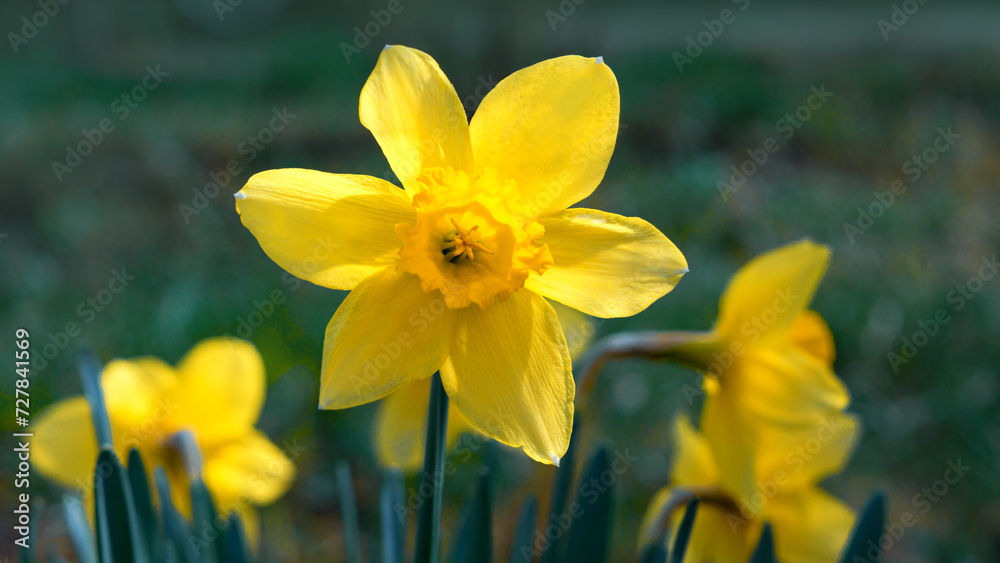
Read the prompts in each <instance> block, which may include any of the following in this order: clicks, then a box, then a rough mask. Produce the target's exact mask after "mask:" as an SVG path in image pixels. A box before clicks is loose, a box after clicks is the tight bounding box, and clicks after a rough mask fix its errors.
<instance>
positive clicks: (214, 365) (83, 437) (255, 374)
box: [32, 338, 295, 538]
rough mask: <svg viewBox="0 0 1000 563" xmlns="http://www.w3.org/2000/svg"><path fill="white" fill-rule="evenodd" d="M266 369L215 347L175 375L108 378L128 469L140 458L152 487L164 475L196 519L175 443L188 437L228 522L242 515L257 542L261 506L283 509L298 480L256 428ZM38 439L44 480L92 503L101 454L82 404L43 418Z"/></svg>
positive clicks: (149, 363)
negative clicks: (159, 470) (134, 453)
mask: <svg viewBox="0 0 1000 563" xmlns="http://www.w3.org/2000/svg"><path fill="white" fill-rule="evenodd" d="M265 386H266V382H265V376H264V364H263V361H262V360H261V357H260V354H259V353H258V352H257V349H256V348H254V347H253V345H251V344H249V343H247V342H244V341H241V340H236V339H232V338H213V339H208V340H205V341H202V342H201V343H199V344H198V345H197V346H195V347H194V348H193V349H192V350H191V351H190V352H188V354H187V355H186V356H185V357H184V358H183V359H182V360H181V362H180V364H178V366H177V367H176V368H173V367H171V366H169V365H168V364H166V363H165V362H163V361H162V360H160V359H158V358H152V357H146V358H137V359H133V360H114V361H112V362H110V363H108V364H107V366H105V368H104V372H103V374H102V376H101V387H102V389H103V392H104V400H105V406H106V409H107V413H108V419H109V421H110V423H111V432H112V441H113V446H114V449H115V453H116V454H117V455H118V457H119V459H122V460H125V459H128V452H129V451H130V450H131V449H132V448H136V449H138V450H139V453H140V454H141V455H142V458H143V462H144V464H145V465H146V469H147V470H148V472H149V478H150V482H152V478H153V477H152V475H153V471H154V469H155V468H156V467H157V466H162V467H163V468H164V470H165V472H166V474H167V477H168V479H169V481H170V485H171V493H172V499H173V502H174V505H175V506H177V507H178V509H179V510H180V511H181V512H182V513H183V514H184V515H185V516H190V498H189V494H190V493H189V490H190V489H189V481H188V476H187V475H186V473H185V470H184V463H183V460H182V459H181V458H180V456H179V454H178V453H177V450H176V448H175V445H174V442H173V440H174V437H175V436H176V435H177V434H178V433H179V432H182V431H189V432H190V433H191V434H192V435H193V437H194V439H195V441H196V443H197V445H198V447H199V449H200V451H201V457H202V460H203V467H202V472H201V476H202V479H203V480H204V482H205V485H206V487H207V488H208V490H209V491H210V492H211V494H212V497H213V500H214V502H215V504H216V506H217V507H218V509H219V511H220V512H223V513H228V512H233V511H235V512H238V513H239V515H240V517H241V518H243V519H244V522H245V525H246V529H247V533H248V535H249V536H250V537H251V538H253V537H254V536H255V532H256V528H257V526H256V514H255V512H254V508H253V507H254V505H266V504H269V503H271V502H274V501H275V500H276V499H278V498H279V497H280V496H281V495H282V494H284V493H285V491H286V490H287V489H288V487H289V485H290V484H291V482H292V479H293V477H294V474H295V468H294V466H293V464H292V462H291V461H290V460H289V459H288V458H287V457H286V456H285V454H284V453H283V452H282V451H281V450H280V449H279V448H278V447H277V446H275V445H274V444H273V443H272V442H271V441H270V440H268V438H267V436H265V435H264V434H263V433H261V432H260V431H258V430H256V429H255V428H254V424H255V423H256V421H257V417H258V415H259V414H260V409H261V406H262V405H263V402H264V393H265ZM33 432H34V437H33V438H32V454H33V460H34V462H35V464H36V467H37V468H38V470H39V471H40V472H41V473H43V474H45V475H47V476H48V477H51V478H52V479H54V480H55V481H57V482H59V483H60V484H62V485H64V486H66V487H69V488H75V489H81V490H83V492H84V498H85V499H86V500H87V502H88V504H89V503H90V502H92V498H93V497H92V494H93V490H92V487H93V482H94V466H95V464H96V462H97V454H98V445H97V438H96V435H95V432H94V427H93V424H92V422H91V416H90V407H89V406H88V404H87V400H86V399H85V398H83V397H74V398H71V399H67V400H64V401H61V402H59V403H56V404H55V405H53V406H52V407H51V408H49V409H47V410H46V411H45V412H43V413H42V416H41V417H40V419H39V420H38V422H37V424H36V425H35V427H34V429H33Z"/></svg>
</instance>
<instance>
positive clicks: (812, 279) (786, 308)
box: [715, 240, 830, 344]
mask: <svg viewBox="0 0 1000 563" xmlns="http://www.w3.org/2000/svg"><path fill="white" fill-rule="evenodd" d="M829 261H830V249H829V248H827V247H826V246H822V245H819V244H816V243H814V242H812V241H808V240H803V241H800V242H797V243H794V244H790V245H788V246H784V247H782V248H779V249H777V250H772V251H771V252H767V253H765V254H762V255H760V256H757V257H755V258H754V259H753V260H750V261H749V262H747V264H746V265H744V266H743V267H742V268H740V269H739V271H737V272H736V275H734V276H733V279H732V280H731V281H730V282H729V285H728V286H727V287H726V291H725V293H724V294H723V295H722V301H721V303H720V305H719V319H718V321H717V322H716V326H715V331H716V332H718V333H720V334H722V335H724V336H725V337H726V338H727V339H729V340H732V341H741V342H743V343H744V344H752V343H755V342H758V341H761V342H763V341H766V340H778V339H781V338H783V337H784V335H785V332H786V331H787V330H788V328H789V327H791V326H792V323H793V322H794V321H795V319H796V317H798V315H799V313H800V312H802V311H803V310H805V308H806V307H807V306H808V305H809V302H810V301H812V297H813V293H815V291H816V287H817V286H818V285H819V282H820V280H822V279H823V274H824V273H825V272H826V268H827V264H828V263H829Z"/></svg>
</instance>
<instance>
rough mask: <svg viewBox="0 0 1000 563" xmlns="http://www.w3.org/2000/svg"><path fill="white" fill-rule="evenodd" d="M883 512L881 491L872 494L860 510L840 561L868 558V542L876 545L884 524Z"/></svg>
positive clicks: (845, 562)
mask: <svg viewBox="0 0 1000 563" xmlns="http://www.w3.org/2000/svg"><path fill="white" fill-rule="evenodd" d="M885 512H886V506H885V495H884V494H883V493H881V492H878V493H875V494H873V495H872V496H871V498H869V499H868V502H867V503H866V504H865V507H864V508H863V509H862V510H861V517H860V518H858V521H857V523H856V524H855V525H854V531H853V532H851V539H850V540H849V541H848V542H847V546H846V548H845V549H844V554H843V555H842V556H841V558H840V560H841V561H842V562H844V563H852V562H853V561H854V560H855V558H859V559H861V560H863V561H867V560H868V555H867V554H866V551H867V549H868V542H873V543H874V544H875V545H878V539H879V537H880V536H881V535H882V526H883V525H884V524H885Z"/></svg>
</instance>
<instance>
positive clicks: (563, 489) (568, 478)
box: [542, 417, 580, 563]
mask: <svg viewBox="0 0 1000 563" xmlns="http://www.w3.org/2000/svg"><path fill="white" fill-rule="evenodd" d="M579 430H580V422H579V418H578V417H574V418H573V432H572V434H570V439H569V447H568V448H567V449H566V453H565V455H563V457H562V459H561V460H560V462H559V467H558V468H556V474H555V480H554V482H553V483H552V498H551V502H550V504H549V515H548V519H547V520H545V522H543V523H542V524H543V525H542V528H544V529H548V527H549V526H551V525H553V524H554V525H555V526H556V527H557V528H561V527H562V526H563V525H562V524H561V523H560V520H559V518H560V517H561V516H563V515H565V513H566V503H567V502H568V501H569V494H570V490H571V489H572V488H573V471H575V470H576V443H577V442H579V440H578V439H576V438H575V437H576V436H579V435H580V432H579ZM563 531H564V532H565V529H563ZM563 536H565V534H560V535H559V536H557V537H556V538H555V539H552V540H549V544H548V547H547V549H545V551H543V553H542V563H555V562H556V561H561V560H562V559H561V557H560V556H561V555H562V553H563V551H564V546H565V543H566V542H565V541H564V540H563Z"/></svg>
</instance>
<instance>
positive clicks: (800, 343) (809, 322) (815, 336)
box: [785, 310, 837, 366]
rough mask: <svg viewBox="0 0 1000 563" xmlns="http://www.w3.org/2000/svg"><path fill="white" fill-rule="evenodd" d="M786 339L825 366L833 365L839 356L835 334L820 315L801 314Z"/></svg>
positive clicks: (813, 312) (793, 323) (790, 328)
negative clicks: (835, 344) (834, 341)
mask: <svg viewBox="0 0 1000 563" xmlns="http://www.w3.org/2000/svg"><path fill="white" fill-rule="evenodd" d="M785 338H786V339H787V340H788V342H789V343H791V344H792V345H793V346H797V347H798V348H800V349H801V350H804V351H805V352H806V353H807V354H809V355H810V356H813V357H814V358H816V359H818V360H819V361H821V362H823V363H824V364H826V365H828V366H832V365H833V360H834V358H835V357H836V355H837V351H836V348H835V347H834V345H833V334H832V333H831V332H830V327H828V326H827V325H826V322H825V321H824V320H823V317H821V316H820V315H819V313H817V312H815V311H808V310H807V311H802V312H801V313H799V316H797V317H795V320H794V321H792V326H790V327H789V328H788V332H787V333H785Z"/></svg>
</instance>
